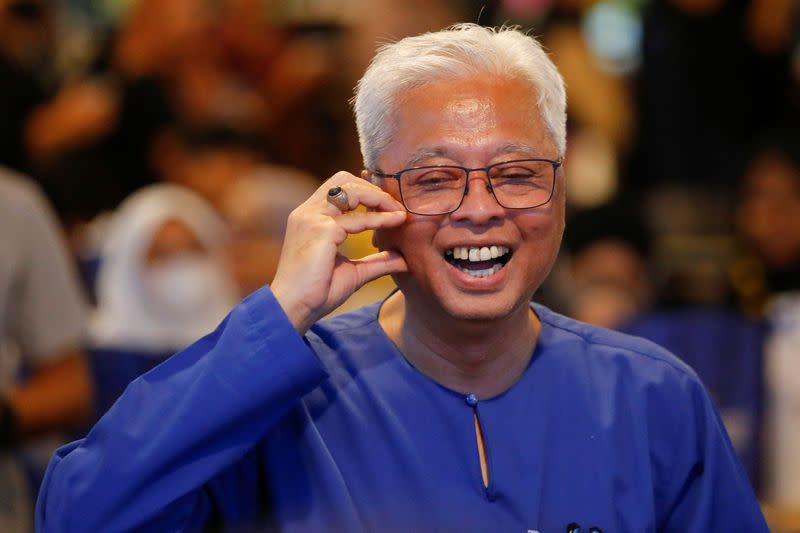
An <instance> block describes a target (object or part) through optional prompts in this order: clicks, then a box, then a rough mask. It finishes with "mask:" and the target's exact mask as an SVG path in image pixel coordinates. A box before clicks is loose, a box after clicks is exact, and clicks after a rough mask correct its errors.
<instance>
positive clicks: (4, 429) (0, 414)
mask: <svg viewBox="0 0 800 533" xmlns="http://www.w3.org/2000/svg"><path fill="white" fill-rule="evenodd" d="M20 440H21V438H20V432H19V423H18V421H17V415H16V413H15V412H14V409H13V408H12V407H11V404H10V403H9V402H8V400H6V399H5V398H3V397H2V396H0V450H8V449H11V448H15V447H16V446H17V445H18V444H19V442H20Z"/></svg>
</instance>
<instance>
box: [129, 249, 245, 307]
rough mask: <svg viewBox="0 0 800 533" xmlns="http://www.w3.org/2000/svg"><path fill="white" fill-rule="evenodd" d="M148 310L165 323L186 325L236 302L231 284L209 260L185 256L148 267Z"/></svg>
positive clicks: (195, 256)
mask: <svg viewBox="0 0 800 533" xmlns="http://www.w3.org/2000/svg"><path fill="white" fill-rule="evenodd" d="M144 285H145V293H146V294H145V299H146V300H147V302H148V308H150V309H151V312H152V313H153V314H154V315H155V316H157V317H161V318H164V319H165V320H176V321H179V322H185V321H187V320H192V319H193V318H198V319H199V318H201V317H205V316H207V315H208V313H209V311H215V310H217V309H219V308H220V307H227V308H230V307H232V306H233V304H234V303H235V299H234V297H233V295H232V294H231V285H230V282H229V280H228V278H227V277H226V276H225V273H224V272H223V271H222V269H221V268H220V267H219V266H218V265H217V264H216V263H215V262H214V261H213V260H211V259H208V258H206V257H203V256H199V255H197V254H186V255H180V256H176V257H174V258H172V259H168V260H166V261H164V262H162V263H159V264H157V265H154V266H150V267H147V269H146V271H145V274H144Z"/></svg>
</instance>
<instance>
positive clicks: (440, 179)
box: [411, 171, 459, 187]
mask: <svg viewBox="0 0 800 533" xmlns="http://www.w3.org/2000/svg"><path fill="white" fill-rule="evenodd" d="M458 181H459V176H458V175H456V174H453V173H449V172H442V171H434V172H425V173H423V174H417V175H415V176H413V177H412V179H411V184H412V185H416V186H425V187H434V186H437V185H451V184H454V183H457V182H458Z"/></svg>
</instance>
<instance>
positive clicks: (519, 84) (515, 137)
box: [378, 76, 555, 166]
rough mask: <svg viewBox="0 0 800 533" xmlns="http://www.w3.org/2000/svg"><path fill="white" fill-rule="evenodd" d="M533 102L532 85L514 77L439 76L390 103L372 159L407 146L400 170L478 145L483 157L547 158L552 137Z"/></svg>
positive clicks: (535, 99) (533, 86)
mask: <svg viewBox="0 0 800 533" xmlns="http://www.w3.org/2000/svg"><path fill="white" fill-rule="evenodd" d="M537 100H538V92H537V90H536V87H535V85H534V84H533V83H532V82H530V81H529V80H525V79H520V78H518V77H480V76H471V77H462V78H442V79H437V80H434V81H432V82H430V83H426V84H424V85H420V86H416V87H414V88H412V89H410V90H407V91H404V92H403V93H402V94H399V95H398V96H397V98H396V99H395V100H394V102H393V104H392V107H391V111H390V113H388V114H387V116H388V118H387V120H386V122H385V124H386V126H387V128H388V131H389V133H390V135H389V140H388V142H387V143H386V145H385V146H384V147H383V149H382V150H381V152H380V153H379V154H378V159H379V160H381V159H383V157H382V156H383V154H384V153H385V152H387V151H392V150H393V149H395V148H396V147H397V146H398V145H403V146H405V147H407V148H410V150H409V151H408V152H407V153H406V154H404V155H405V158H404V160H403V162H404V164H405V165H406V166H414V165H416V164H419V163H421V162H423V161H425V160H429V159H433V158H437V157H445V158H452V157H451V156H453V155H454V152H457V151H459V150H466V149H469V148H470V147H480V146H484V145H486V146H485V149H486V150H487V153H486V155H487V157H494V156H495V155H502V154H507V153H508V154H511V153H515V154H517V155H519V156H525V157H550V158H552V157H554V156H555V153H554V151H553V148H552V147H553V146H554V143H553V139H552V135H551V133H550V132H549V130H548V129H547V127H546V124H545V121H544V117H543V116H542V113H541V111H540V109H539V106H538V105H537ZM411 138H413V139H414V140H415V141H418V142H419V143H420V144H418V145H417V144H415V143H413V142H411V143H410V142H408V140H409V139H411ZM489 144H491V146H489ZM456 159H458V158H456Z"/></svg>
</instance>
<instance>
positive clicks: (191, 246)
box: [145, 220, 205, 266]
mask: <svg viewBox="0 0 800 533" xmlns="http://www.w3.org/2000/svg"><path fill="white" fill-rule="evenodd" d="M182 255H205V249H204V248H203V245H202V244H200V241H199V240H197V236H195V234H194V232H193V231H192V230H191V229H190V228H189V227H188V226H187V225H186V224H184V223H183V222H180V221H178V220H168V221H166V222H165V223H164V224H162V225H161V227H160V228H158V230H157V231H156V232H155V234H154V235H153V240H152V241H151V242H150V247H149V248H148V249H147V253H146V255H145V264H146V265H147V266H153V265H157V264H159V263H164V262H167V261H169V260H170V259H172V258H174V257H176V256H182Z"/></svg>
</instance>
